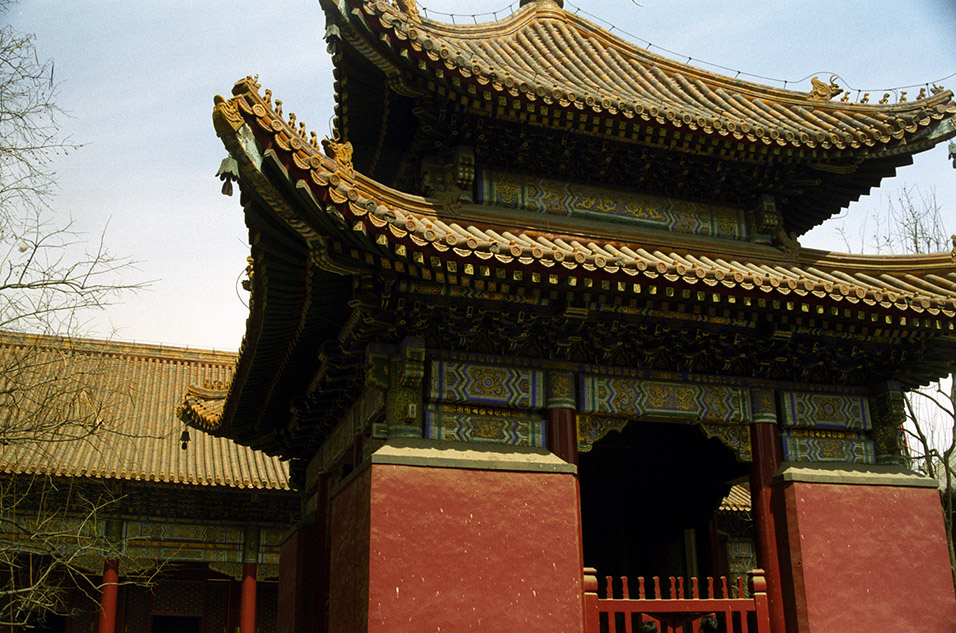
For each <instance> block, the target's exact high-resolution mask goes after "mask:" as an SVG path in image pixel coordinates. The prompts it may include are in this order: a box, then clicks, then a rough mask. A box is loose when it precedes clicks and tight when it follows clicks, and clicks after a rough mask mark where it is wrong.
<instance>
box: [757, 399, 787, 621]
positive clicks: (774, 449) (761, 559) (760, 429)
mask: <svg viewBox="0 0 956 633" xmlns="http://www.w3.org/2000/svg"><path fill="white" fill-rule="evenodd" d="M751 396H752V410H753V412H754V422H753V424H752V425H751V426H750V446H751V450H752V451H753V464H752V465H751V468H750V499H751V508H752V510H753V516H754V533H755V537H756V541H757V543H756V545H757V564H758V565H759V566H760V567H761V568H762V569H763V570H764V572H765V577H766V580H767V598H768V601H769V606H770V625H771V628H772V629H773V631H774V633H784V631H786V616H785V615H784V607H783V585H782V583H781V576H780V557H779V555H778V551H777V526H776V521H775V517H774V513H773V505H772V492H773V477H774V475H775V474H776V473H777V469H779V468H780V440H779V437H778V434H777V414H776V401H775V398H774V393H773V392H772V391H765V390H758V389H754V390H753V392H752V394H751Z"/></svg>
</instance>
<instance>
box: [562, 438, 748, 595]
mask: <svg viewBox="0 0 956 633" xmlns="http://www.w3.org/2000/svg"><path fill="white" fill-rule="evenodd" d="M578 468H579V470H578V473H579V480H580V487H581V515H582V530H583V545H584V562H585V565H587V566H591V567H595V568H596V569H597V570H598V573H599V574H600V575H601V576H602V577H603V576H605V575H610V576H615V577H617V576H629V577H635V576H644V577H652V576H660V577H662V578H666V577H669V576H678V577H680V576H683V577H687V576H709V575H717V574H718V573H720V571H721V570H720V569H717V568H716V567H717V564H716V562H715V561H716V560H717V559H718V552H715V551H713V547H714V543H713V539H712V538H711V536H712V535H713V534H712V532H713V523H712V520H713V518H714V515H715V513H716V511H717V509H718V508H719V506H720V503H721V500H722V499H723V498H724V497H725V496H726V495H727V493H728V491H729V490H730V487H731V485H732V484H733V483H734V482H736V481H739V480H742V479H744V478H746V477H747V476H748V475H749V472H750V464H749V463H747V462H743V461H740V460H739V459H738V455H737V453H736V452H735V451H734V450H731V449H730V448H728V447H727V446H726V445H725V444H724V443H723V442H722V441H721V440H720V439H718V438H717V437H714V436H710V437H709V436H708V434H706V433H705V432H704V430H703V429H702V428H701V427H700V426H699V425H697V424H686V423H662V422H651V421H645V420H640V419H637V420H631V421H629V422H628V423H627V424H626V425H624V426H623V428H621V430H620V431H612V432H610V433H608V434H607V435H605V436H604V437H603V438H601V439H600V440H598V441H596V442H595V443H594V444H593V445H592V447H591V449H590V450H589V451H588V452H585V453H581V454H580V456H579V467H578Z"/></svg>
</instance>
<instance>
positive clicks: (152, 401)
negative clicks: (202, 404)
mask: <svg viewBox="0 0 956 633" xmlns="http://www.w3.org/2000/svg"><path fill="white" fill-rule="evenodd" d="M236 356H237V355H236V354H234V353H227V352H215V351H205V350H196V349H188V348H178V347H167V346H154V345H139V344H132V343H120V342H113V341H95V340H89V339H62V338H52V337H36V336H23V335H15V334H10V333H0V362H3V363H5V364H6V365H9V363H10V362H11V359H17V362H18V363H19V364H20V365H21V366H22V364H23V359H27V361H28V362H29V364H31V365H32V366H33V367H34V369H32V370H31V371H32V372H35V375H33V377H32V380H34V381H35V380H41V379H43V377H44V376H63V375H64V374H66V375H74V374H75V372H77V371H83V372H84V373H85V375H86V377H85V378H84V379H83V383H82V384H83V385H84V386H85V387H87V388H92V389H95V390H96V392H95V394H94V395H93V398H94V399H95V400H97V401H100V400H102V401H103V402H105V403H107V406H106V408H105V410H104V413H103V421H104V430H103V431H101V432H99V433H97V434H95V435H91V436H89V437H84V438H82V439H73V440H69V441H63V440H58V441H57V440H41V441H36V442H33V441H29V442H17V443H11V444H9V445H7V446H0V472H2V473H5V474H14V475H20V474H46V475H54V476H61V477H86V478H94V479H116V480H125V481H148V482H164V483H176V484H188V485H198V486H224V487H229V488H239V489H256V490H288V489H289V472H288V466H287V464H286V463H284V462H282V461H280V460H279V459H276V458H273V457H269V456H266V455H264V454H263V453H261V452H258V451H254V450H252V449H249V448H247V447H245V446H240V445H238V444H236V443H234V442H232V441H231V440H227V439H225V438H218V437H213V436H211V435H207V434H205V433H193V434H192V436H191V439H190V441H189V442H188V446H187V449H186V450H182V449H181V447H180V434H181V433H182V431H183V429H184V427H183V424H182V422H181V421H179V419H178V418H177V405H179V403H180V401H181V398H182V394H183V393H184V392H186V391H187V388H189V387H190V386H191V385H197V384H198V385H204V386H203V387H200V388H198V391H201V392H203V393H204V394H205V395H206V396H207V398H206V406H207V407H208V408H209V409H215V407H216V406H218V407H219V408H220V410H221V406H222V405H221V403H222V399H221V397H219V398H218V399H217V397H216V394H217V393H219V392H220V391H219V390H221V389H222V388H224V387H225V386H227V385H228V384H229V383H230V381H231V380H232V376H233V372H234V367H235V363H236ZM78 368H82V369H81V370H80V369H78ZM57 380H59V378H57ZM90 384H92V385H94V386H93V387H89V386H88V385H90ZM5 415H6V420H5V421H11V417H12V418H13V419H12V422H13V423H14V424H16V423H17V420H16V414H15V413H11V411H10V410H9V409H7V411H6V412H5Z"/></svg>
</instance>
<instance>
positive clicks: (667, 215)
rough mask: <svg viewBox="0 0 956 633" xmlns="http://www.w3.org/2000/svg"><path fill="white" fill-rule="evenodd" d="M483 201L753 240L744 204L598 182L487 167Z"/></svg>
mask: <svg viewBox="0 0 956 633" xmlns="http://www.w3.org/2000/svg"><path fill="white" fill-rule="evenodd" d="M477 190H478V196H479V202H480V203H482V204H488V205H494V206H499V207H510V208H513V209H527V210H528V211H533V212H535V213H546V214H551V215H562V216H575V217H586V218H591V219H601V220H611V221H617V222H627V223H629V224H637V225H640V226H643V227H647V228H654V229H661V230H665V231H673V232H677V233H688V234H691V235H704V236H709V237H719V238H726V239H737V240H744V239H747V229H746V218H745V214H744V212H743V211H742V210H740V209H734V208H731V207H720V206H716V205H710V204H701V203H697V202H689V201H686V200H675V199H671V198H662V197H658V196H650V195H644V194H638V193H634V192H631V191H623V190H615V189H606V188H602V187H592V186H589V185H583V184H578V183H568V182H561V181H558V180H550V179H547V178H533V177H531V176H522V175H517V174H507V173H502V172H493V171H483V172H481V173H480V174H479V182H478V187H477Z"/></svg>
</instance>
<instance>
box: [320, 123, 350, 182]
mask: <svg viewBox="0 0 956 633" xmlns="http://www.w3.org/2000/svg"><path fill="white" fill-rule="evenodd" d="M322 147H323V148H325V154H326V155H327V156H328V157H329V158H331V159H332V160H334V161H335V162H336V163H337V164H338V166H339V170H338V171H339V173H340V174H341V175H344V176H347V177H348V178H349V179H352V178H354V177H355V168H354V167H352V144H351V143H350V142H348V141H345V142H344V143H343V142H340V141H339V135H338V133H336V134H333V135H332V138H326V139H324V140H323V141H322Z"/></svg>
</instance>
